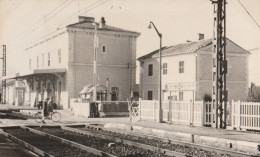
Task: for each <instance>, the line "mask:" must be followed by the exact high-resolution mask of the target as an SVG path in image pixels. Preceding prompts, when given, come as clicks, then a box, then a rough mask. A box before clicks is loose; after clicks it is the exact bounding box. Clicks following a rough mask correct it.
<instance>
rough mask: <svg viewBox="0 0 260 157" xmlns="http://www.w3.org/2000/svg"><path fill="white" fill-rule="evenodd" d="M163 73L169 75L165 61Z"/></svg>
mask: <svg viewBox="0 0 260 157" xmlns="http://www.w3.org/2000/svg"><path fill="white" fill-rule="evenodd" d="M163 75H167V63H163Z"/></svg>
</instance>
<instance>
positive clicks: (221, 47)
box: [211, 0, 227, 128]
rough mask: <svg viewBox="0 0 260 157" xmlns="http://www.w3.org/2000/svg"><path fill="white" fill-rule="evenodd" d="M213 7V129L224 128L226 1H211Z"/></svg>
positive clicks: (225, 98) (225, 97) (225, 99)
mask: <svg viewBox="0 0 260 157" xmlns="http://www.w3.org/2000/svg"><path fill="white" fill-rule="evenodd" d="M211 2H212V4H213V5H214V11H213V14H214V26H213V27H214V29H213V40H212V62H213V63H212V80H213V82H212V103H213V108H215V111H216V116H215V127H216V128H226V107H227V106H226V102H227V92H226V73H227V60H226V0H211Z"/></svg>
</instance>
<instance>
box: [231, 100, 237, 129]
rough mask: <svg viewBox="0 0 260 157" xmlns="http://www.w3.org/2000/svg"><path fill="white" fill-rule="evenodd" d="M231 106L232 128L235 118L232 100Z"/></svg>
mask: <svg viewBox="0 0 260 157" xmlns="http://www.w3.org/2000/svg"><path fill="white" fill-rule="evenodd" d="M231 108H232V113H231V114H232V116H231V125H232V128H233V129H234V121H235V120H236V117H235V111H234V110H235V104H234V100H232V103H231Z"/></svg>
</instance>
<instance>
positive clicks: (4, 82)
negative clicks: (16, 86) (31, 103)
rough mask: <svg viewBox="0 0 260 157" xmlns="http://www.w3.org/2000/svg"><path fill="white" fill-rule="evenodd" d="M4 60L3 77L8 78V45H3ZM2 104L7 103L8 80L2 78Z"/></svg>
mask: <svg viewBox="0 0 260 157" xmlns="http://www.w3.org/2000/svg"><path fill="white" fill-rule="evenodd" d="M0 59H2V60H3V69H2V76H6V45H3V57H2V58H0ZM1 100H2V102H1V103H2V104H5V103H6V80H5V79H3V78H2V99H1Z"/></svg>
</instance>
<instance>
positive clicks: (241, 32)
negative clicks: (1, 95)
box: [0, 0, 260, 73]
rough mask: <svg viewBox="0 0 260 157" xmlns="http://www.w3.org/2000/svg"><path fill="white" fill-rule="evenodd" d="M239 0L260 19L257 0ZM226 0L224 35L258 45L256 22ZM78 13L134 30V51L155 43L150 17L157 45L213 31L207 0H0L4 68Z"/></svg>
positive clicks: (15, 63)
mask: <svg viewBox="0 0 260 157" xmlns="http://www.w3.org/2000/svg"><path fill="white" fill-rule="evenodd" d="M240 1H241V3H242V4H243V5H244V6H245V7H246V9H247V10H248V12H249V13H250V14H251V15H252V16H253V17H254V19H255V20H256V21H257V22H258V24H260V0H240ZM227 2H228V4H227V37H228V38H229V39H231V40H232V41H234V42H235V43H237V44H238V45H240V46H241V47H243V48H245V49H247V50H249V49H253V48H256V47H260V28H259V27H258V26H257V25H256V24H255V23H254V21H253V20H252V19H251V18H250V16H249V15H248V14H247V12H246V11H245V10H244V9H243V7H242V6H241V5H240V4H239V2H238V0H227ZM78 15H81V16H91V17H95V18H96V21H98V22H99V21H100V18H101V17H102V16H104V17H105V19H106V22H107V24H108V25H111V26H116V27H120V28H124V29H128V30H132V31H137V32H140V33H141V36H140V37H139V38H138V39H137V57H140V56H142V55H144V54H147V53H149V52H151V51H153V50H155V49H158V48H159V37H158V35H157V34H156V32H155V30H153V29H152V30H150V29H148V28H147V27H148V25H149V22H150V21H153V22H154V24H155V25H156V27H157V29H158V30H159V31H160V32H161V33H162V35H163V46H170V45H175V44H179V43H183V42H186V40H192V41H196V40H197V39H198V33H204V34H205V38H211V37H212V31H213V6H212V4H211V2H210V0H0V44H1V45H2V44H6V45H7V55H8V69H7V70H8V73H10V72H14V71H15V69H17V67H18V65H19V64H18V63H19V60H20V57H23V55H22V52H23V49H22V48H23V46H24V45H26V44H28V42H33V41H34V40H36V39H37V38H40V37H41V36H42V35H46V34H48V33H49V32H52V31H55V30H57V28H62V27H64V26H66V25H68V24H71V23H75V22H77V21H78V19H77V16H78ZM1 49H2V48H1ZM1 53H2V50H1ZM21 64H22V63H21Z"/></svg>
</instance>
